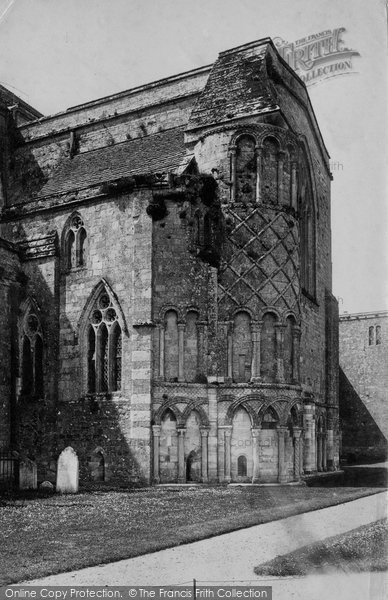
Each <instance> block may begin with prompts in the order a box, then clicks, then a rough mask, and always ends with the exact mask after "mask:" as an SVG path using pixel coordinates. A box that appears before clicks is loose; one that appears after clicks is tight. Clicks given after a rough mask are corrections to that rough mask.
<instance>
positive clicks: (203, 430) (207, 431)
mask: <svg viewBox="0 0 388 600" xmlns="http://www.w3.org/2000/svg"><path fill="white" fill-rule="evenodd" d="M200 432H201V437H208V435H209V430H208V429H200Z"/></svg>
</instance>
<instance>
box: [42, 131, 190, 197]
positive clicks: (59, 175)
mask: <svg viewBox="0 0 388 600" xmlns="http://www.w3.org/2000/svg"><path fill="white" fill-rule="evenodd" d="M187 154H188V153H187V150H186V147H185V145H184V133H183V129H182V128H180V127H179V128H176V129H169V130H167V131H163V132H160V133H155V134H153V135H149V136H146V137H142V138H137V139H135V140H130V141H128V142H122V143H120V144H116V145H114V146H106V147H104V148H99V149H97V150H91V151H90V152H83V153H81V154H78V155H76V156H74V157H73V158H65V159H63V161H62V162H61V163H60V165H59V166H58V167H57V169H56V170H55V171H54V172H53V174H52V176H51V177H50V179H49V180H48V181H47V183H46V184H45V185H44V186H43V188H42V189H41V190H40V192H39V194H38V196H39V197H42V196H49V195H53V194H62V193H66V192H71V191H72V190H77V189H82V188H86V187H91V186H94V185H98V184H99V183H104V182H106V181H114V180H115V179H120V178H121V177H129V176H131V175H140V174H151V173H163V172H171V171H175V170H179V167H181V166H182V163H183V164H187V162H188V160H189V159H190V158H191V155H189V156H187V157H186V155H187ZM186 159H187V160H186Z"/></svg>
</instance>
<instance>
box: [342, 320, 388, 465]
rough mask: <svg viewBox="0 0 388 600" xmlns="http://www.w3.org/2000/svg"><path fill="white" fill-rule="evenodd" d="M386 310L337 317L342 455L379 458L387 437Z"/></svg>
mask: <svg viewBox="0 0 388 600" xmlns="http://www.w3.org/2000/svg"><path fill="white" fill-rule="evenodd" d="M387 339H388V313H387V311H380V312H376V313H359V314H343V315H341V316H340V326H339V340H340V367H341V368H340V418H341V423H342V432H343V433H342V457H343V458H344V459H347V460H349V461H352V460H353V461H354V460H358V461H359V460H364V461H367V460H371V459H372V460H383V459H385V458H386V456H387V438H388V397H387V394H388V372H387V365H388V349H387V348H388V345H387Z"/></svg>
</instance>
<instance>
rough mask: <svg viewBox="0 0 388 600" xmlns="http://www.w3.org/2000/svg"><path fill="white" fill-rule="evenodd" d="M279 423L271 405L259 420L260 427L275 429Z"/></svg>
mask: <svg viewBox="0 0 388 600" xmlns="http://www.w3.org/2000/svg"><path fill="white" fill-rule="evenodd" d="M278 423H279V419H278V416H277V414H276V413H275V411H274V409H273V408H272V407H269V408H268V409H267V410H266V412H265V414H264V415H263V419H262V421H261V428H262V429H276V427H277V425H278Z"/></svg>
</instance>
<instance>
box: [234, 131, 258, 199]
mask: <svg viewBox="0 0 388 600" xmlns="http://www.w3.org/2000/svg"><path fill="white" fill-rule="evenodd" d="M232 160H234V158H232ZM235 160H236V184H235V185H236V194H235V196H236V201H237V202H243V203H244V204H249V203H255V202H256V184H257V159H256V141H255V139H254V138H253V137H252V136H250V135H243V136H241V137H239V138H238V140H237V144H236V158H235Z"/></svg>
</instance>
